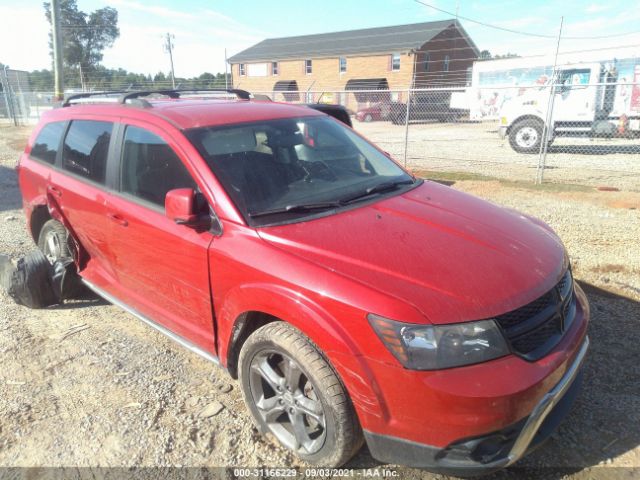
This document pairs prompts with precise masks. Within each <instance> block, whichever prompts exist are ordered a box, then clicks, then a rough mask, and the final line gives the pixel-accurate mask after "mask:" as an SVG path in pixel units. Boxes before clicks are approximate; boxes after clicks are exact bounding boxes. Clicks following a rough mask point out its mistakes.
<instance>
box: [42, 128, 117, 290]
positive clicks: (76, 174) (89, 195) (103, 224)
mask: <svg viewBox="0 0 640 480" xmlns="http://www.w3.org/2000/svg"><path fill="white" fill-rule="evenodd" d="M115 128H116V124H115V123H114V122H112V121H108V120H72V121H71V122H70V123H69V124H68V127H67V130H66V133H65V136H64V140H63V142H62V149H61V150H62V151H61V154H60V155H59V159H58V161H57V167H58V168H56V169H54V170H53V171H52V173H51V177H50V178H49V182H48V184H47V194H48V198H49V203H50V205H51V206H52V207H53V208H56V209H59V211H60V212H61V213H62V215H63V216H64V219H65V220H66V221H67V222H68V223H69V225H70V226H71V228H72V229H73V232H74V233H75V234H76V236H77V237H78V240H79V241H80V243H81V245H82V246H83V248H84V249H85V250H86V252H87V254H88V256H89V261H88V263H87V266H86V269H85V270H84V271H83V272H82V275H83V276H84V277H85V278H87V279H89V280H92V281H94V282H96V283H100V284H104V283H109V282H111V281H113V279H114V271H113V268H112V261H111V258H112V252H111V251H110V246H109V243H108V236H109V232H108V230H109V225H108V224H107V221H106V217H105V215H106V204H107V202H108V198H109V196H110V195H109V193H108V192H107V189H108V185H107V183H108V182H107V162H108V158H109V155H110V152H112V151H113V145H114V139H115V136H114V132H115Z"/></svg>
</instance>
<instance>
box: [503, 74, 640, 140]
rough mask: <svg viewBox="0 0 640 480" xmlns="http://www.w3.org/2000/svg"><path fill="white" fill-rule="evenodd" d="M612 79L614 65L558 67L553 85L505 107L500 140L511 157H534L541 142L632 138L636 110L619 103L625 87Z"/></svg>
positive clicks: (637, 129)
mask: <svg viewBox="0 0 640 480" xmlns="http://www.w3.org/2000/svg"><path fill="white" fill-rule="evenodd" d="M618 76H619V75H618V70H617V68H616V64H615V62H601V63H584V64H574V65H564V66H561V67H558V68H557V69H556V72H555V74H554V76H553V80H548V81H547V82H546V83H545V84H544V85H541V86H539V87H531V88H527V89H526V91H525V92H524V94H523V95H520V96H517V97H513V98H511V99H509V100H506V101H505V103H504V105H503V106H502V109H501V110H500V135H501V137H502V138H505V137H508V138H509V143H510V144H511V147H512V148H513V149H514V150H515V151H517V152H520V153H538V152H539V151H540V145H541V144H542V139H543V136H546V138H545V141H546V142H548V143H551V142H553V139H554V138H555V137H556V136H589V137H596V136H600V137H609V138H610V137H614V136H618V135H621V134H624V135H638V134H639V133H640V120H639V119H640V110H638V109H636V110H634V109H633V106H632V105H631V104H630V102H625V101H624V100H626V98H627V97H629V96H630V95H629V92H628V90H629V85H627V84H625V83H618V81H619V79H618ZM551 92H553V93H552V94H553V96H552V97H550V93H551ZM546 123H548V128H546V129H545V128H544V127H545V124H546Z"/></svg>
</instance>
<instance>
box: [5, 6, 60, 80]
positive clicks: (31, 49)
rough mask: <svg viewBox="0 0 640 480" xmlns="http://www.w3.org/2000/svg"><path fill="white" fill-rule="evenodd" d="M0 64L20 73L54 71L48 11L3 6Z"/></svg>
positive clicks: (35, 8)
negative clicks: (46, 13)
mask: <svg viewBox="0 0 640 480" xmlns="http://www.w3.org/2000/svg"><path fill="white" fill-rule="evenodd" d="M0 18H1V19H2V27H0V45H2V50H0V62H2V63H4V64H5V65H9V66H10V67H11V68H15V69H17V70H36V69H38V70H40V69H43V68H51V57H50V56H49V31H50V27H49V23H48V22H47V19H46V18H45V16H44V9H43V8H42V7H41V6H37V7H17V6H4V5H0Z"/></svg>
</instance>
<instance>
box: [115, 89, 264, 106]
mask: <svg viewBox="0 0 640 480" xmlns="http://www.w3.org/2000/svg"><path fill="white" fill-rule="evenodd" d="M200 92H204V93H233V94H234V95H236V96H237V97H238V98H239V99H241V100H250V99H251V94H250V93H249V92H247V91H246V90H239V89H236V88H181V89H170V90H141V91H137V92H126V93H124V94H123V95H121V96H120V98H119V100H118V101H119V102H120V103H126V102H127V100H133V99H134V98H138V99H139V98H140V97H148V96H149V95H166V96H167V97H169V98H180V95H181V94H183V93H200Z"/></svg>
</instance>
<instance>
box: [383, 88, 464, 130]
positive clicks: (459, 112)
mask: <svg viewBox="0 0 640 480" xmlns="http://www.w3.org/2000/svg"><path fill="white" fill-rule="evenodd" d="M468 114H469V111H468V110H463V109H459V108H451V92H450V91H446V90H435V91H431V92H415V93H412V94H411V103H410V105H409V120H410V121H411V120H437V121H439V122H455V121H457V120H460V119H461V118H463V117H465V116H466V115H468ZM389 118H390V119H391V122H392V123H393V124H394V125H401V124H404V123H405V121H406V118H407V104H406V103H402V102H394V103H392V104H391V112H390V113H389Z"/></svg>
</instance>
